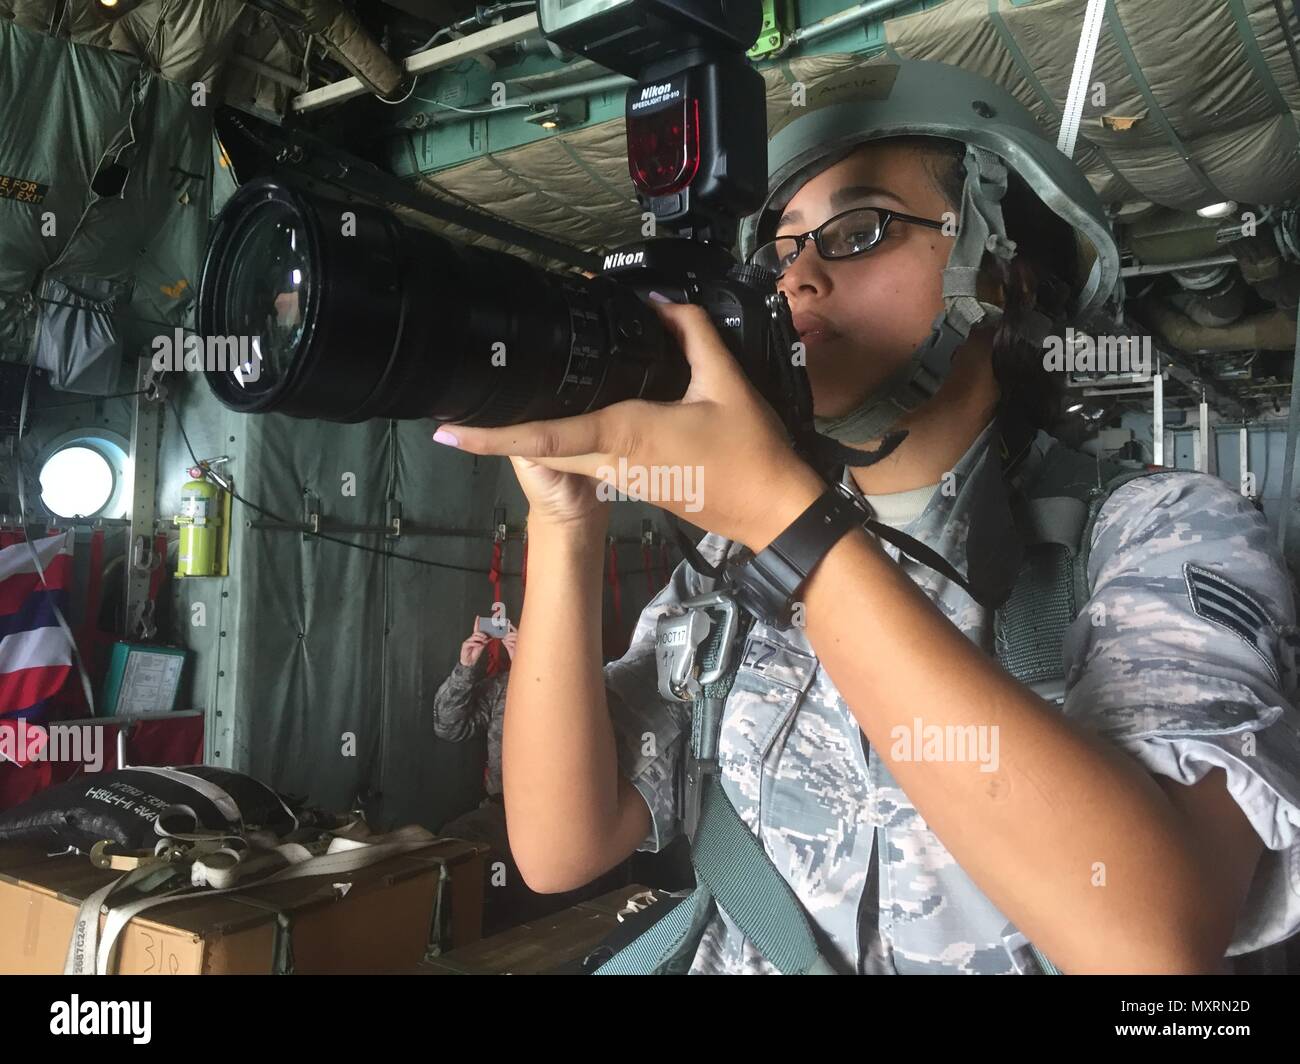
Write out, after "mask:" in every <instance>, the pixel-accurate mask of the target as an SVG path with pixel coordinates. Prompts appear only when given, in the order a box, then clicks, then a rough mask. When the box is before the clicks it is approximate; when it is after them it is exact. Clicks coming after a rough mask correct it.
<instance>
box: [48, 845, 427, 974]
mask: <svg viewBox="0 0 1300 1064" xmlns="http://www.w3.org/2000/svg"><path fill="white" fill-rule="evenodd" d="M435 841H436V838H435V836H434V835H432V834H430V833H429V832H428V831H427V830H425V829H424V828H422V827H419V826H416V825H412V826H409V827H405V828H401V829H400V830H398V831H392V832H389V833H388V834H386V835H376V836H373V837H372V839H371V840H370V841H360V842H358V841H355V840H351V839H342V838H335V839H333V840H332V841H331V842H330V847H329V851H328V852H326V853H324V854H322V855H321V856H319V857H308V859H306V860H303V861H300V862H298V863H297V864H291V865H289V867H288V868H282V869H281V870H280V871H278V872H273V873H272V874H271V875H268V876H259V877H252V878H248V879H242V880H241V881H240V882H237V883H236V884H235V885H234V886H230V887H224V888H222V889H220V890H211V889H209V888H207V887H198V888H194V887H190V886H188V885H187V886H185V887H182V888H179V889H176V890H172V891H169V892H167V893H166V894H163V895H162V896H152V897H148V898H141V899H139V900H137V901H133V902H130V903H128V904H126V905H122V906H119V907H117V908H114V909H110V910H109V913H108V919H107V920H106V921H105V922H104V933H103V936H102V939H101V940H99V941H98V942H97V941H96V939H97V938H99V915H100V912H101V910H102V908H103V906H104V905H106V904H107V902H108V899H109V897H110V896H111V895H112V894H113V893H114V892H115V891H116V890H117V889H118V887H122V886H126V885H128V882H136V881H138V880H139V879H142V878H144V875H146V874H152V873H156V872H159V871H160V869H159V866H157V865H146V866H142V867H141V868H138V869H136V870H135V871H133V872H128V873H127V874H126V875H125V876H122V877H121V878H120V879H117V880H114V881H113V882H112V883H110V884H108V886H106V887H102V888H100V889H99V890H98V891H96V892H95V893H94V894H92V895H91V896H90V897H88V898H87V899H86V900H85V901H84V902H83V903H82V905H81V909H80V911H79V912H78V913H77V921H76V924H75V925H74V926H73V931H72V940H71V942H70V943H69V946H68V956H67V961H66V962H65V964H64V969H63V970H64V974H65V975H88V974H92V973H93V974H95V975H108V974H111V973H112V972H113V969H114V967H115V966H116V952H117V946H118V940H119V938H120V936H121V934H122V932H123V931H124V930H125V929H126V926H127V924H129V923H130V922H131V920H132V919H133V918H134V917H135V916H137V915H139V914H140V913H142V912H144V911H146V910H148V909H152V908H154V907H155V906H158V905H165V904H166V903H167V902H171V901H179V900H181V899H183V898H212V897H216V896H217V895H220V894H229V893H231V892H233V891H237V890H247V889H248V888H250V887H254V886H257V887H260V886H263V885H265V884H268V883H282V882H284V881H285V880H289V879H300V878H304V877H307V876H328V875H343V874H346V873H349V872H355V871H357V870H358V869H361V868H365V867H367V866H368V865H372V864H375V863H377V862H379V861H384V860H387V859H388V858H390V857H397V856H400V855H401V854H403V853H409V852H411V851H413V850H419V849H423V848H425V847H427V846H429V845H430V844H431V843H433V842H435ZM276 852H278V853H280V854H281V855H282V856H283V857H285V859H291V857H292V855H293V853H294V852H295V851H292V850H291V849H290V847H288V846H285V847H279V848H278V849H277V851H276ZM298 852H300V853H301V852H307V851H305V850H301V848H300V849H299V851H298ZM250 871H251V869H250ZM133 877H134V878H133ZM92 958H93V962H92Z"/></svg>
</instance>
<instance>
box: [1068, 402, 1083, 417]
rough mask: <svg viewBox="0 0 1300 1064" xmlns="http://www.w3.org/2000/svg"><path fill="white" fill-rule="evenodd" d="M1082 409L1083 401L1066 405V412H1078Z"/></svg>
mask: <svg viewBox="0 0 1300 1064" xmlns="http://www.w3.org/2000/svg"><path fill="white" fill-rule="evenodd" d="M1082 409H1083V404H1082V403H1075V404H1074V405H1073V406H1069V407H1066V410H1065V412H1066V413H1067V414H1077V413H1078V412H1079V411H1080V410H1082Z"/></svg>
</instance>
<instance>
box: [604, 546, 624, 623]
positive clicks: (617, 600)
mask: <svg viewBox="0 0 1300 1064" xmlns="http://www.w3.org/2000/svg"><path fill="white" fill-rule="evenodd" d="M607 575H608V577H609V587H610V593H611V595H612V597H613V601H614V626H615V628H617V630H618V633H619V636H620V638H621V637H622V634H623V593H622V590H621V589H620V588H619V586H618V547H617V546H616V545H615V543H614V541H613V540H612V539H611V540H610V541H609V572H608V574H607Z"/></svg>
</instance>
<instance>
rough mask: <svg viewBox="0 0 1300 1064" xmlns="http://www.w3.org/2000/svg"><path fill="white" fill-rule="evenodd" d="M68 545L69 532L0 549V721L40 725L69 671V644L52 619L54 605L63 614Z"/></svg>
mask: <svg viewBox="0 0 1300 1064" xmlns="http://www.w3.org/2000/svg"><path fill="white" fill-rule="evenodd" d="M72 544H73V533H72V531H71V530H68V531H67V532H64V533H61V534H59V535H55V536H49V537H48V538H46V539H40V540H36V541H34V542H33V543H31V544H30V545H29V544H27V543H15V544H14V545H13V546H11V547H5V548H4V549H3V550H0V720H4V719H9V720H14V719H16V718H18V717H26V718H27V719H28V720H30V721H33V722H35V721H40V720H43V719H44V714H45V710H46V705H47V702H48V700H49V699H50V698H52V697H53V696H54V695H55V694H57V693H58V691H59V688H61V687H62V686H63V684H64V682H65V681H66V680H67V678H68V674H69V673H70V672H71V671H72V644H71V643H70V641H69V639H68V636H67V635H66V634H65V633H64V631H63V629H62V628H61V627H60V626H59V621H58V617H57V616H56V614H55V607H56V606H57V607H58V609H59V611H61V612H62V613H63V615H64V617H66V616H67V615H68V607H69V601H70V597H71V588H72ZM32 547H35V549H36V553H37V554H38V555H40V559H41V568H42V569H44V571H45V580H44V581H42V580H41V576H40V573H39V572H37V569H36V562H35V560H34V559H33V558H32V549H31V548H32Z"/></svg>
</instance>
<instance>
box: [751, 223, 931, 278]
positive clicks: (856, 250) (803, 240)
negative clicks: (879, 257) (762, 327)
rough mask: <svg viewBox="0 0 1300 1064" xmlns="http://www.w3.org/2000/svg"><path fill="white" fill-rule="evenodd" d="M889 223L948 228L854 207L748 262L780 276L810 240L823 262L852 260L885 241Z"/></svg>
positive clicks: (783, 239) (760, 251)
mask: <svg viewBox="0 0 1300 1064" xmlns="http://www.w3.org/2000/svg"><path fill="white" fill-rule="evenodd" d="M890 222H907V223H909V224H911V225H924V226H926V227H927V228H929V229H942V228H943V227H944V224H945V223H943V222H936V221H932V220H931V219H929V218H917V217H916V216H915V215H912V214H900V213H899V212H898V211H891V210H887V209H885V208H884V207H854V208H853V209H852V210H847V211H844V212H843V213H842V214H837V215H835V217H834V218H831V219H830V220H829V221H825V222H823V223H822V224H821V225H819V226H818V227H817V228H816V229H812V230H810V231H809V232H807V233H803V234H799V235H793V236H779V237H777V238H776V239H775V240H770V241H768V242H767V243H766V244H764V245H763V246H762V247H760V248H759V249H758V250H757V251H755V252H754V253H753V254H752V255H751V256H750V257H749V261H750V263H751V264H752V265H754V266H761V267H762V268H763V269H765V270H767V271H769V272H771V273H775V274H777V275H778V276H780V275H781V274H783V273H785V271H786V270H788V269H789V268H790V267H791V266H793V265H794V261H795V259H797V258H798V257H799V255H800V254H801V253H802V252H803V249H804V245H805V244H807V243H808V241H809V240H812V241H813V243H814V244H815V245H816V246H817V252H818V254H820V255H821V257H822V258H824V259H851V258H853V257H854V256H855V255H861V254H862V253H863V252H866V251H870V250H871V249H872V248H874V247H875V246H876V245H877V244H879V243H880V242H881V241H882V240H884V239H885V231H886V230H887V229H888V228H889V223H890Z"/></svg>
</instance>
